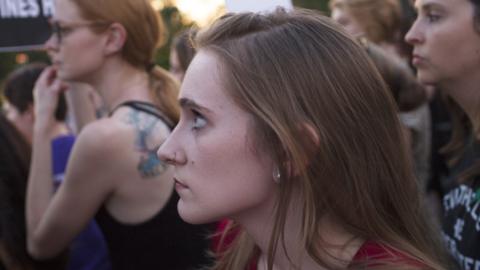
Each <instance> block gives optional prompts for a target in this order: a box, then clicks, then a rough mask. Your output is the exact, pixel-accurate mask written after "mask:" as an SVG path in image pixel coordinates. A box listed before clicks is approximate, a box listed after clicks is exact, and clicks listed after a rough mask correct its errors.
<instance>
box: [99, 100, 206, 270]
mask: <svg viewBox="0 0 480 270" xmlns="http://www.w3.org/2000/svg"><path fill="white" fill-rule="evenodd" d="M120 106H129V107H131V108H133V109H136V110H140V111H143V112H146V113H149V114H151V115H153V116H155V117H157V118H159V119H160V120H162V121H164V122H165V123H166V124H167V125H168V126H169V127H171V128H173V122H171V121H169V120H168V118H166V117H165V116H164V115H163V114H162V113H161V112H160V111H159V110H158V108H156V107H155V106H154V105H152V104H149V103H145V102H137V101H133V102H126V103H123V104H121V105H120ZM120 106H118V107H117V108H119V107H120ZM117 108H116V109H117ZM178 200H179V196H178V194H177V193H176V191H175V190H172V195H171V197H170V199H169V200H168V202H167V204H166V205H165V207H164V208H162V210H160V212H158V213H157V214H156V215H155V216H153V217H152V218H151V219H150V220H147V221H145V222H142V223H140V224H134V225H131V224H123V223H120V222H118V221H117V220H115V218H114V217H112V216H111V215H110V213H109V212H108V211H107V209H106V208H105V207H104V206H102V207H101V208H100V210H99V211H98V213H97V215H96V220H97V223H98V225H99V226H100V228H101V229H102V232H103V234H104V236H105V240H106V242H107V245H108V249H109V253H110V260H111V262H112V268H113V270H123V269H125V270H132V269H139V270H148V269H155V270H157V269H158V270H162V269H164V270H194V269H199V268H201V267H202V266H206V265H208V264H209V263H211V262H212V261H211V259H210V258H209V257H208V255H207V251H208V250H209V248H210V241H209V240H208V236H209V234H211V233H212V231H213V229H214V228H213V226H212V225H191V224H188V223H186V222H184V221H183V220H182V219H181V218H180V216H179V215H178V211H177V202H178Z"/></svg>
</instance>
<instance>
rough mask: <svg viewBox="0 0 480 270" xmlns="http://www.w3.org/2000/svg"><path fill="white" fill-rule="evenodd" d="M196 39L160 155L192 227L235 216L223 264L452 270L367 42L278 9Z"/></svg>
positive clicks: (232, 21)
mask: <svg viewBox="0 0 480 270" xmlns="http://www.w3.org/2000/svg"><path fill="white" fill-rule="evenodd" d="M195 44H196V48H197V54H196V55H195V57H194V58H193V60H192V63H191V64H190V66H189V68H188V70H187V73H186V75H185V79H184V81H183V84H182V87H181V91H180V97H179V103H180V106H181V108H182V110H181V116H180V121H179V123H178V125H177V126H176V127H175V129H174V130H173V132H172V134H171V135H170V136H169V137H168V138H167V140H166V141H165V143H164V144H163V145H162V146H161V147H160V149H159V152H158V155H159V156H160V158H161V159H162V160H164V161H166V162H168V163H170V164H173V165H174V166H175V172H174V177H175V180H176V185H175V187H176V190H177V192H178V193H179V195H180V200H179V202H178V211H179V214H180V216H181V217H182V218H183V219H184V220H185V221H187V222H189V223H193V224H201V223H208V222H212V221H218V220H222V219H224V218H229V219H231V220H233V223H232V224H231V226H230V225H229V226H227V228H226V230H225V231H224V232H223V239H227V240H226V242H229V240H228V239H231V235H232V233H231V232H232V231H233V234H234V235H235V237H233V238H234V239H233V241H231V242H230V243H226V245H223V244H222V243H221V244H220V245H221V246H223V247H220V248H219V250H220V251H221V254H219V261H218V262H217V264H216V265H215V266H213V269H220V270H226V269H228V270H245V269H259V270H263V269H269V270H272V269H302V270H311V269H439V270H440V269H447V268H445V266H444V265H443V263H442V261H443V257H442V255H443V251H442V247H441V245H439V244H438V242H437V241H436V239H437V238H438V236H439V235H436V234H435V232H434V231H432V226H430V224H429V222H428V221H427V217H426V214H425V212H424V209H423V207H422V206H421V204H422V203H421V199H420V192H419V190H418V186H417V184H416V181H415V177H414V175H413V169H412V164H411V162H410V159H409V157H408V148H407V146H406V145H405V140H404V138H403V136H402V132H401V128H400V123H399V120H398V117H397V114H396V109H395V103H394V101H393V99H392V98H391V95H390V93H389V91H388V90H387V88H386V86H385V84H384V83H383V81H382V78H381V77H380V75H379V74H378V72H377V71H376V69H375V67H374V66H373V64H372V63H371V61H370V60H369V58H368V56H367V55H366V53H365V51H364V49H363V48H362V47H361V46H359V45H358V43H357V42H356V41H355V40H353V39H351V38H350V37H349V36H348V35H347V34H346V33H344V32H343V31H342V30H341V29H339V27H338V26H337V25H336V24H334V23H332V22H331V21H330V20H329V19H328V18H325V17H323V16H320V15H318V14H316V13H314V12H310V11H291V12H286V11H283V10H277V11H276V12H273V13H268V14H256V13H241V14H228V15H226V16H223V17H222V18H220V19H219V20H217V21H216V22H215V23H214V24H213V25H212V26H211V27H210V28H207V29H205V30H203V31H200V32H199V33H198V34H197V37H196V38H195ZM339 59H342V60H341V61H339ZM223 242H225V241H223Z"/></svg>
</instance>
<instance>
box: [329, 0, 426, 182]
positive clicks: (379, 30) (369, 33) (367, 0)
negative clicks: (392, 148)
mask: <svg viewBox="0 0 480 270" xmlns="http://www.w3.org/2000/svg"><path fill="white" fill-rule="evenodd" d="M330 7H331V9H332V14H331V17H332V19H333V20H335V21H336V22H338V23H339V24H341V25H343V26H344V27H345V29H346V30H347V32H349V33H350V34H351V35H353V36H356V37H358V38H364V39H366V40H368V42H371V43H373V44H375V45H377V46H378V47H380V48H381V49H383V50H384V51H385V54H388V55H389V58H398V59H397V60H396V63H395V64H394V65H396V66H401V65H403V66H405V67H398V68H397V71H400V73H405V72H411V73H412V71H406V70H405V69H408V64H407V61H406V59H408V57H406V56H402V55H401V53H400V52H401V49H400V45H399V44H401V43H402V42H403V38H402V36H401V35H400V34H401V33H402V31H401V26H402V9H401V5H400V2H399V1H398V0H380V1H379V0H331V1H330ZM400 41H402V42H400ZM392 61H393V60H392ZM401 70H405V71H401ZM381 72H382V71H381ZM389 86H391V85H389ZM418 86H419V85H418V83H411V84H410V87H412V88H413V89H407V88H405V87H404V88H403V89H402V91H403V92H400V93H399V94H401V95H402V96H404V97H408V96H412V93H415V92H417V93H422V95H418V94H414V96H415V97H416V99H417V100H418V101H420V102H415V106H413V107H412V106H409V107H410V108H408V109H405V106H404V104H398V105H399V108H400V113H399V116H400V118H401V121H402V124H403V125H404V126H405V130H407V132H406V133H405V134H406V136H407V138H409V141H410V143H409V144H410V148H411V152H412V157H413V159H414V168H415V175H416V177H417V179H418V182H419V185H420V186H421V187H422V190H425V191H426V186H427V182H428V180H429V178H430V156H431V119H430V111H429V107H428V100H427V96H426V95H425V94H423V93H425V90H423V89H419V87H418ZM394 91H395V90H394ZM422 96H423V98H422ZM410 99H412V98H410ZM397 101H398V102H400V103H404V102H407V103H408V101H405V100H404V99H397Z"/></svg>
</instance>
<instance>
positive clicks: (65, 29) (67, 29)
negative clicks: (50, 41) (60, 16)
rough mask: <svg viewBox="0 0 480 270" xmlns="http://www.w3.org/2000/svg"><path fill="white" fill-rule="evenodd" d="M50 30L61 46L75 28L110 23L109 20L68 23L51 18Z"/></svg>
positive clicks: (102, 25)
mask: <svg viewBox="0 0 480 270" xmlns="http://www.w3.org/2000/svg"><path fill="white" fill-rule="evenodd" d="M49 23H50V31H51V34H52V36H53V37H55V39H56V45H57V46H60V45H61V44H62V40H63V39H64V38H65V36H67V35H68V34H69V33H71V32H73V31H75V29H78V28H81V27H104V26H107V25H109V23H107V22H99V21H97V22H76V23H68V24H66V23H65V24H60V22H58V21H53V20H51V21H50V22H49Z"/></svg>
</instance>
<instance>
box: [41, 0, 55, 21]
mask: <svg viewBox="0 0 480 270" xmlns="http://www.w3.org/2000/svg"><path fill="white" fill-rule="evenodd" d="M42 10H43V16H44V17H51V16H52V15H53V14H54V13H55V3H54V2H53V0H42Z"/></svg>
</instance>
